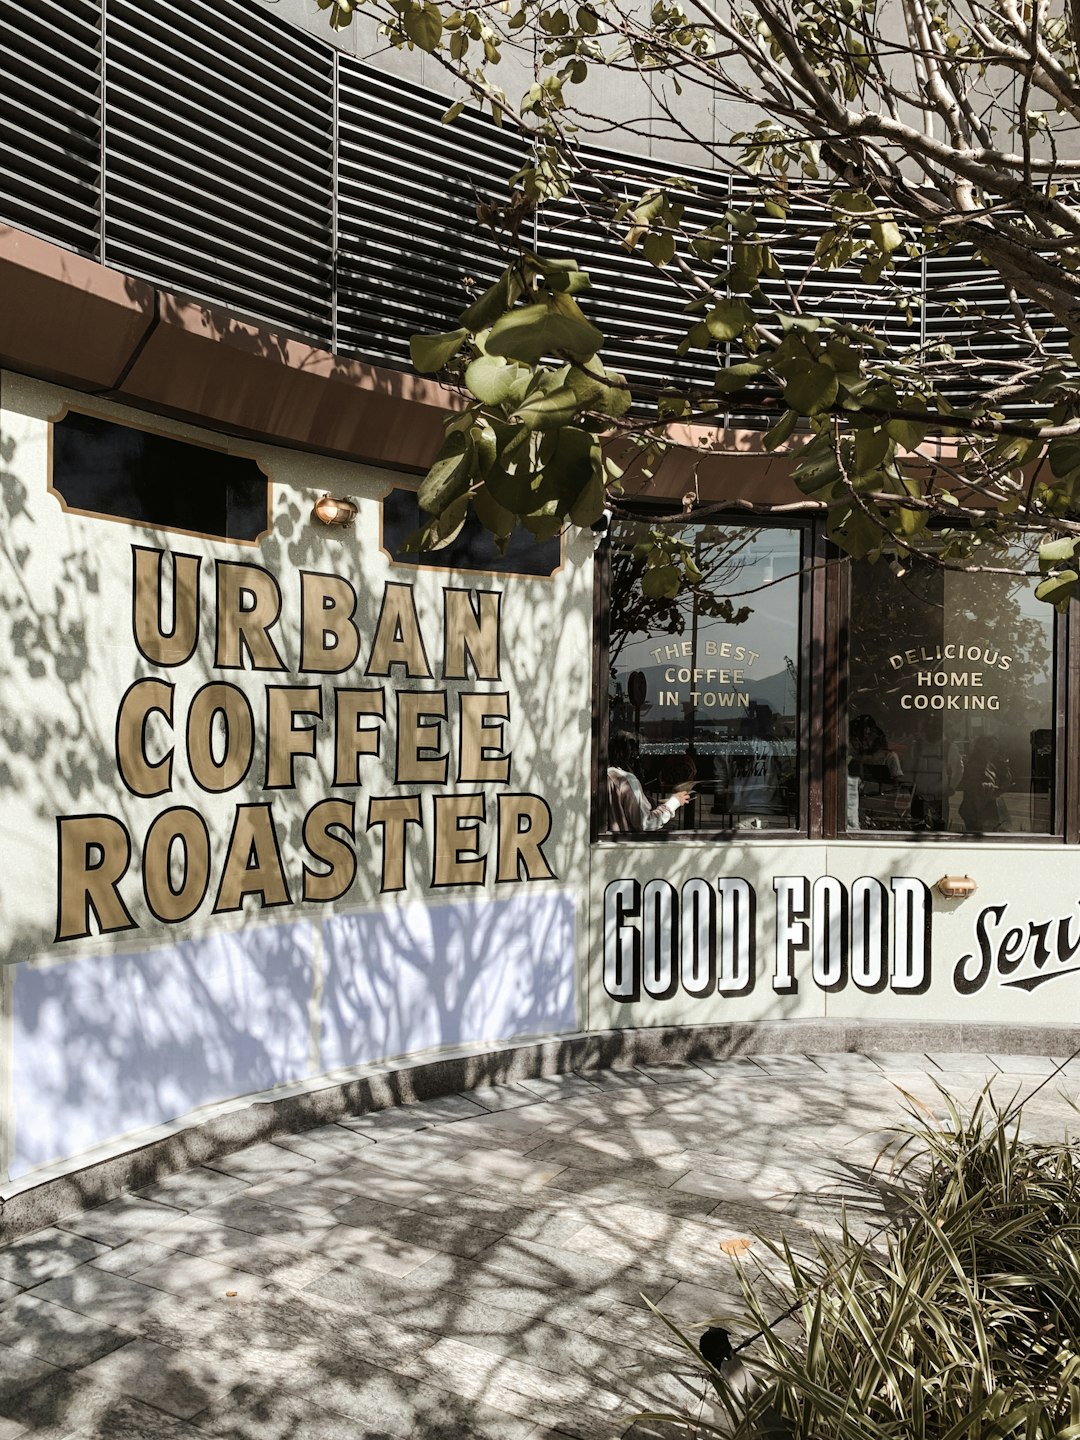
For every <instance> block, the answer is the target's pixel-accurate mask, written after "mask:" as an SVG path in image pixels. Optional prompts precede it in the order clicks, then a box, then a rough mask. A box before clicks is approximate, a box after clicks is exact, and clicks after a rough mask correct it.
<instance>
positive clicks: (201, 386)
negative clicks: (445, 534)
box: [0, 226, 814, 509]
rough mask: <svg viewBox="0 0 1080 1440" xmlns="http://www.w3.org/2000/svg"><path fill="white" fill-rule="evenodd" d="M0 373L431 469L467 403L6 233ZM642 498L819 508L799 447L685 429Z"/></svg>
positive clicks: (2, 232) (1, 253) (740, 433)
mask: <svg viewBox="0 0 1080 1440" xmlns="http://www.w3.org/2000/svg"><path fill="white" fill-rule="evenodd" d="M0 366H4V367H6V368H8V369H11V370H18V371H20V372H23V373H25V374H29V375H33V376H36V377H38V378H40V379H43V380H49V381H52V382H54V383H57V384H61V385H65V386H69V387H71V388H72V389H75V390H82V391H86V392H89V393H91V394H96V395H101V396H105V397H107V398H109V399H110V400H116V401H118V402H120V403H127V404H131V405H133V406H136V407H138V408H140V409H143V410H150V411H153V412H155V413H158V414H163V415H169V416H172V417H173V418H175V419H179V420H185V421H188V422H189V423H192V424H196V425H201V426H205V427H207V428H209V429H212V430H219V431H223V432H225V433H227V434H231V435H238V436H242V437H244V438H249V439H255V440H262V441H268V442H270V443H271V444H276V445H285V446H289V447H290V448H294V449H298V450H307V451H314V452H316V453H318V454H321V455H330V456H334V457H336V458H340V459H345V460H354V461H362V462H365V463H368V464H372V465H379V466H384V467H387V468H390V469H395V470H406V471H411V472H413V473H422V472H423V471H424V470H426V469H427V468H428V466H429V465H430V464H431V462H432V460H433V459H434V457H435V455H436V453H437V452H438V449H439V446H440V444H441V443H442V439H443V420H444V419H445V418H446V415H447V414H448V413H449V412H451V411H453V410H456V409H460V408H461V406H462V404H463V401H462V399H461V397H460V396H458V395H456V394H455V393H454V392H453V391H451V390H448V389H447V388H446V387H445V386H442V385H439V384H437V383H435V382H434V381H432V380H425V379H423V378H422V377H420V376H416V375H412V374H409V373H406V372H402V371H397V370H386V369H382V368H381V367H379V366H377V365H369V364H365V363H364V362H362V361H358V360H349V359H345V358H343V357H341V356H336V355H333V354H331V353H330V352H328V351H326V350H321V349H319V348H318V347H316V346H314V345H311V344H309V343H308V342H306V341H303V340H298V339H295V338H292V337H289V336H287V335H282V334H279V333H276V332H275V331H272V330H269V329H266V328H264V327H262V326H260V325H257V324H255V323H254V322H253V321H249V320H241V319H239V318H238V317H236V316H235V315H232V314H231V313H230V312H229V311H228V310H226V309H223V308H221V307H218V306H214V305H210V304H207V303H203V302H197V301H192V300H187V299H184V298H182V297H180V296H177V295H173V294H170V293H168V292H165V291H161V290H157V289H155V287H153V286H152V285H149V284H147V283H146V282H145V281H142V280H137V279H133V278H132V277H131V276H128V275H124V274H122V273H121V272H119V271H117V270H110V269H109V268H107V267H106V266H104V265H99V264H97V263H96V262H95V261H93V260H87V259H85V258H84V257H83V256H81V255H76V254H74V253H73V252H72V251H69V250H64V249H61V248H60V247H59V246H57V245H52V244H50V243H49V242H48V241H46V240H41V239H39V238H38V237H37V236H34V235H29V234H26V233H25V232H23V231H20V230H15V229H12V228H9V227H2V226H0ZM672 435H673V438H675V439H677V440H678V441H679V442H680V444H681V445H682V446H683V447H684V448H682V449H679V450H676V451H673V452H670V453H669V454H668V456H667V457H666V459H665V461H664V463H663V465H662V466H661V467H660V473H659V474H658V475H657V476H656V478H655V479H654V480H652V481H650V482H649V484H648V485H647V486H639V485H637V484H635V483H633V481H632V479H631V478H630V476H628V482H629V483H628V486H627V488H628V491H629V492H631V493H633V494H634V495H635V497H636V498H642V499H644V498H651V499H657V500H665V501H668V502H670V501H672V500H676V501H681V500H682V497H683V496H684V495H685V494H686V493H687V492H689V491H692V490H695V489H696V491H697V494H698V496H699V498H700V501H701V502H702V503H716V502H723V501H728V500H730V501H732V502H735V503H738V502H739V501H740V500H750V501H752V502H754V503H756V504H764V505H784V506H791V505H795V504H800V503H801V504H802V505H803V506H804V507H805V508H807V509H812V508H814V507H813V505H812V504H810V503H808V502H807V501H806V497H805V496H803V495H802V494H801V492H800V491H799V490H798V489H797V488H796V486H795V485H794V483H793V482H792V480H791V467H792V454H791V453H790V451H791V450H792V449H797V448H798V442H795V443H794V444H793V445H791V446H785V447H784V449H782V450H781V451H778V452H776V453H775V454H769V453H768V452H767V451H765V450H764V448H763V444H762V442H763V439H764V436H763V434H762V433H761V432H759V431H752V430H737V429H727V430H724V429H714V430H704V429H697V428H690V427H687V426H680V427H673V428H672Z"/></svg>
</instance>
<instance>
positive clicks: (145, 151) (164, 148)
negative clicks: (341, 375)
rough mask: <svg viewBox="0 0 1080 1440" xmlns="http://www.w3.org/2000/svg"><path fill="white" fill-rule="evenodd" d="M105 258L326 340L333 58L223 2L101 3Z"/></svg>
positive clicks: (285, 28) (288, 30) (280, 26)
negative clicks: (104, 15) (105, 117)
mask: <svg viewBox="0 0 1080 1440" xmlns="http://www.w3.org/2000/svg"><path fill="white" fill-rule="evenodd" d="M105 85H106V104H107V113H108V129H107V133H106V167H105V177H106V178H105V197H104V205H105V256H104V258H105V260H106V261H107V263H108V264H110V265H113V266H115V267H117V268H119V269H122V270H126V271H128V272H129V273H130V274H133V275H138V276H141V277H142V278H144V279H147V280H150V281H152V282H154V283H157V284H160V285H164V286H167V287H168V288H170V289H172V290H178V291H180V292H181V293H183V294H188V295H193V296H197V297H199V298H201V299H207V300H211V301H217V302H218V303H219V304H222V305H226V306H228V307H230V308H231V309H235V310H239V311H241V312H243V313H245V314H248V315H252V316H254V317H256V318H258V319H263V320H268V321H271V322H273V323H274V324H277V325H281V326H284V327H286V328H287V329H291V330H299V331H302V332H304V333H305V334H308V335H312V336H315V337H317V338H319V339H322V340H325V341H329V340H331V339H332V333H333V284H332V269H333V265H332V260H333V255H332V245H333V206H334V197H333V176H334V163H333V137H334V54H333V51H332V49H331V48H330V47H329V46H328V45H324V44H320V43H319V42H318V41H316V40H312V39H310V38H309V37H308V36H307V35H305V34H304V33H302V32H301V31H299V30H296V29H295V28H293V27H292V26H290V25H288V24H285V23H283V22H282V21H279V20H278V19H276V17H274V16H272V15H269V14H263V13H262V12H260V11H258V10H257V9H255V8H253V7H247V6H242V5H239V4H236V3H229V0H215V3H213V4H210V3H206V0H185V4H184V5H182V6H177V5H173V4H170V3H168V0H109V4H108V12H107V26H106V40H105Z"/></svg>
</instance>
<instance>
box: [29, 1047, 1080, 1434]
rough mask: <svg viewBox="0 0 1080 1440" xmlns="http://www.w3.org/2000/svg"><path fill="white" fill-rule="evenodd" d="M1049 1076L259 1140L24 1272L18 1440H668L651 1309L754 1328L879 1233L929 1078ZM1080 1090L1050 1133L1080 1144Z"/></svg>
mask: <svg viewBox="0 0 1080 1440" xmlns="http://www.w3.org/2000/svg"><path fill="white" fill-rule="evenodd" d="M938 1058H941V1059H945V1060H953V1059H955V1058H957V1057H938ZM997 1058H998V1062H999V1064H1000V1063H1001V1062H1002V1060H1003V1059H1004V1058H1005V1057H997ZM1036 1059H1037V1060H1038V1067H1031V1068H1030V1069H1028V1068H1021V1067H1018V1068H1017V1069H1016V1070H1015V1071H1014V1072H1005V1071H1003V1070H1000V1069H998V1067H997V1065H994V1064H992V1061H991V1059H990V1058H989V1057H979V1056H967V1057H963V1062H964V1063H963V1066H962V1067H957V1066H953V1067H952V1068H949V1067H947V1066H944V1067H943V1066H938V1065H934V1064H933V1062H932V1061H931V1059H929V1058H927V1057H922V1056H918V1055H911V1056H906V1057H905V1056H884V1057H883V1056H878V1057H857V1056H852V1055H841V1056H835V1057H829V1056H817V1057H797V1056H784V1057H753V1058H747V1059H746V1061H745V1063H739V1062H735V1063H734V1064H733V1063H732V1062H707V1064H703V1065H702V1066H700V1067H698V1066H694V1067H690V1068H692V1070H693V1074H692V1075H688V1074H687V1073H686V1072H687V1067H662V1068H661V1069H660V1071H659V1073H656V1074H654V1073H652V1071H651V1069H650V1067H645V1066H643V1067H641V1069H640V1071H638V1070H633V1071H627V1070H623V1071H620V1072H618V1074H617V1075H615V1076H612V1075H610V1074H607V1075H605V1076H604V1078H601V1075H602V1073H603V1072H587V1074H586V1075H582V1076H572V1077H565V1078H564V1079H560V1080H552V1081H548V1080H544V1081H533V1082H521V1083H520V1084H518V1085H515V1086H513V1087H494V1088H493V1089H491V1090H490V1091H485V1090H481V1091H474V1092H466V1093H465V1094H463V1095H459V1096H450V1097H447V1099H446V1100H445V1101H434V1102H424V1103H423V1104H420V1105H414V1106H409V1107H405V1109H404V1110H403V1111H382V1112H378V1113H377V1114H374V1115H371V1116H361V1117H354V1118H352V1119H350V1120H347V1121H346V1122H344V1123H343V1124H341V1125H330V1126H320V1127H318V1128H317V1129H316V1130H312V1131H307V1132H303V1133H301V1134H299V1135H297V1136H291V1137H281V1139H280V1141H275V1142H274V1143H272V1144H270V1143H267V1142H261V1143H260V1144H259V1145H256V1146H252V1147H250V1148H249V1150H248V1151H241V1152H237V1154H236V1155H233V1156H228V1157H225V1159H224V1160H223V1161H222V1162H221V1168H219V1166H218V1165H217V1164H216V1163H215V1164H214V1165H211V1166H202V1167H194V1168H193V1169H192V1170H189V1171H187V1172H185V1173H184V1174H183V1175H179V1176H174V1177H169V1178H168V1179H167V1180H164V1181H161V1182H158V1183H157V1184H156V1185H154V1186H149V1187H147V1188H146V1190H145V1191H143V1192H142V1193H141V1195H140V1196H138V1197H125V1199H124V1200H123V1201H121V1202H115V1201H114V1202H111V1203H110V1205H108V1206H101V1207H98V1209H97V1210H95V1211H90V1212H87V1213H86V1215H84V1216H81V1217H75V1219H74V1222H73V1223H72V1224H71V1225H69V1224H68V1222H67V1221H65V1222H64V1223H63V1225H62V1226H61V1227H57V1228H54V1229H53V1230H52V1231H51V1232H43V1234H42V1235H39V1236H33V1237H28V1240H26V1241H20V1242H16V1243H15V1244H14V1245H12V1246H9V1247H7V1248H3V1249H0V1287H2V1286H3V1285H5V1284H6V1285H7V1287H8V1289H7V1290H6V1291H4V1290H2V1289H0V1361H4V1360H5V1359H6V1364H7V1385H8V1388H7V1389H6V1390H5V1388H4V1383H3V1380H4V1369H3V1365H2V1364H0V1440H14V1437H16V1436H18V1435H21V1434H23V1433H25V1434H27V1435H32V1436H33V1437H34V1440H46V1437H47V1440H75V1437H78V1440H99V1437H100V1440H137V1437H139V1436H144V1435H145V1436H146V1437H147V1440H173V1437H176V1440H193V1437H199V1436H202V1437H220V1440H335V1437H338V1436H340V1437H342V1440H344V1437H349V1440H398V1437H400V1440H414V1437H420V1440H456V1437H460V1440H543V1437H545V1436H551V1437H555V1436H558V1437H559V1440H567V1437H571V1436H578V1437H588V1440H593V1437H595V1440H618V1437H624V1440H629V1436H630V1435H632V1434H633V1435H637V1436H638V1437H639V1440H645V1432H644V1431H643V1430H642V1429H641V1427H637V1428H636V1429H629V1428H628V1426H629V1425H630V1421H629V1418H628V1417H629V1415H630V1414H631V1412H632V1411H633V1409H634V1408H635V1407H641V1406H644V1405H646V1404H652V1405H654V1406H669V1405H672V1404H674V1403H675V1402H677V1401H678V1400H679V1398H680V1389H681V1386H682V1384H683V1379H682V1378H680V1377H681V1376H682V1375H683V1373H684V1372H686V1373H690V1371H687V1367H686V1364H685V1363H684V1362H683V1359H682V1352H680V1351H679V1349H678V1347H677V1346H676V1345H675V1344H674V1341H673V1338H672V1336H671V1335H670V1332H668V1331H667V1329H666V1328H665V1327H664V1326H663V1324H662V1322H661V1321H660V1319H659V1318H658V1317H657V1316H655V1315H654V1314H653V1313H652V1312H651V1311H650V1310H649V1309H648V1308H647V1306H646V1305H645V1303H644V1301H643V1299H642V1296H643V1295H645V1296H647V1297H648V1298H649V1299H650V1300H651V1301H653V1302H654V1303H657V1304H658V1305H659V1306H660V1307H661V1309H662V1310H663V1312H664V1313H665V1314H670V1315H671V1316H672V1317H673V1318H674V1319H675V1320H676V1321H677V1322H678V1323H681V1324H685V1325H687V1326H688V1327H689V1328H690V1334H691V1338H696V1332H695V1329H694V1327H696V1326H698V1325H699V1324H703V1323H704V1322H705V1321H707V1320H709V1319H710V1318H716V1317H718V1316H725V1317H728V1320H729V1324H734V1325H735V1326H736V1328H738V1326H739V1324H740V1318H739V1317H740V1316H741V1312H742V1309H743V1298H742V1292H741V1288H740V1285H739V1270H740V1266H741V1265H742V1264H745V1265H747V1266H748V1267H749V1268H750V1269H751V1273H754V1274H756V1275H758V1276H759V1277H760V1279H761V1281H762V1283H765V1284H768V1283H771V1282H770V1277H772V1279H773V1280H774V1281H775V1278H776V1277H777V1275H778V1273H779V1266H778V1262H777V1261H776V1258H775V1256H774V1255H773V1254H772V1251H771V1250H770V1248H769V1245H768V1241H769V1240H770V1239H771V1240H777V1239H779V1237H780V1236H781V1235H783V1236H785V1237H786V1238H787V1239H788V1241H789V1242H790V1243H791V1244H792V1245H793V1247H794V1248H795V1249H796V1250H797V1251H799V1252H800V1253H804V1252H806V1253H809V1252H811V1251H812V1249H813V1246H814V1237H815V1235H818V1234H821V1233H824V1234H835V1233H836V1232H837V1230H838V1228H839V1224H840V1216H841V1213H842V1210H846V1213H847V1216H848V1220H849V1224H850V1225H851V1228H852V1229H853V1231H854V1232H855V1233H856V1234H857V1235H865V1234H870V1233H872V1232H873V1231H874V1230H875V1229H877V1228H879V1227H880V1225H881V1224H882V1221H883V1219H884V1217H885V1214H886V1213H887V1212H886V1208H885V1207H884V1206H883V1195H885V1194H886V1192H885V1191H884V1190H883V1187H882V1182H881V1177H880V1176H879V1174H878V1173H876V1172H875V1170H874V1168H873V1167H874V1166H875V1164H876V1163H877V1162H878V1160H879V1156H880V1152H881V1150H882V1148H883V1147H887V1146H889V1145H895V1143H896V1141H895V1137H894V1136H893V1135H892V1134H891V1131H890V1129H889V1127H890V1126H891V1125H893V1124H897V1123H902V1122H903V1121H904V1110H903V1107H904V1104H905V1100H904V1096H903V1094H902V1093H901V1091H902V1089H907V1090H908V1091H909V1092H910V1095H911V1097H912V1099H911V1101H910V1103H911V1104H912V1105H913V1106H914V1108H915V1109H916V1112H917V1113H923V1111H922V1110H921V1109H920V1107H925V1110H926V1111H933V1112H938V1113H943V1112H944V1109H945V1104H944V1101H943V1099H942V1096H941V1095H940V1092H939V1091H938V1090H937V1089H936V1087H935V1086H934V1084H933V1082H932V1080H931V1079H930V1078H929V1076H930V1075H936V1076H937V1078H938V1079H939V1081H940V1082H941V1084H943V1085H944V1086H946V1088H948V1089H950V1090H951V1091H953V1092H955V1093H956V1094H957V1095H958V1096H960V1097H961V1098H964V1097H966V1096H969V1095H972V1094H975V1093H977V1091H978V1090H979V1088H980V1087H981V1086H982V1085H983V1083H984V1080H985V1079H986V1077H987V1075H990V1076H992V1077H994V1094H995V1096H996V1098H997V1100H998V1103H999V1104H1004V1105H1008V1104H1010V1103H1011V1101H1012V1097H1013V1095H1014V1094H1015V1093H1017V1092H1019V1093H1020V1094H1021V1095H1027V1094H1031V1093H1032V1092H1033V1091H1034V1090H1035V1089H1036V1087H1037V1086H1038V1085H1039V1084H1040V1083H1041V1081H1042V1079H1043V1078H1044V1077H1045V1075H1047V1074H1048V1073H1049V1062H1048V1061H1044V1060H1042V1059H1041V1057H1036ZM830 1065H832V1066H833V1068H832V1070H831V1072H830V1069H829V1067H830ZM1076 1068H1077V1071H1078V1072H1080V1066H1077V1067H1076ZM707 1071H711V1072H712V1076H713V1077H714V1078H710V1075H709V1074H708V1073H707ZM1078 1081H1080V1073H1078V1075H1077V1076H1075V1077H1074V1078H1072V1079H1071V1080H1070V1081H1069V1085H1070V1086H1071V1090H1070V1089H1066V1086H1065V1083H1064V1080H1060V1081H1059V1080H1055V1081H1054V1082H1053V1085H1052V1086H1051V1085H1048V1086H1046V1087H1045V1088H1044V1089H1042V1090H1040V1091H1039V1093H1038V1094H1037V1095H1036V1096H1035V1098H1034V1099H1033V1100H1032V1101H1031V1103H1030V1107H1029V1109H1028V1111H1027V1112H1026V1113H1025V1116H1024V1118H1023V1122H1022V1123H1023V1127H1024V1133H1025V1134H1028V1135H1033V1136H1035V1137H1037V1138H1042V1137H1044V1136H1045V1137H1046V1138H1047V1139H1048V1140H1050V1141H1054V1140H1056V1139H1059V1138H1060V1137H1061V1136H1063V1135H1064V1134H1065V1133H1067V1132H1069V1131H1070V1128H1071V1132H1072V1133H1080V1115H1077V1113H1076V1112H1075V1111H1073V1110H1072V1109H1070V1107H1069V1105H1068V1101H1067V1099H1066V1098H1065V1094H1068V1093H1072V1092H1074V1091H1076V1090H1077V1088H1078ZM531 1087H535V1088H531ZM504 1088H505V1089H506V1093H505V1094H504V1093H503V1090H504ZM1062 1090H1064V1091H1065V1094H1061V1093H1058V1092H1059V1091H1062ZM549 1097H550V1098H549ZM479 1102H486V1105H484V1104H481V1103H479ZM495 1106H500V1107H503V1108H494V1107H495ZM487 1107H492V1108H487ZM408 1112H412V1113H408ZM354 1125H355V1126H358V1127H359V1128H356V1129H354V1128H352V1127H353V1126H354ZM881 1164H882V1165H886V1164H887V1156H886V1157H885V1158H884V1159H882V1160H881ZM230 1167H231V1168H230ZM233 1170H235V1171H236V1172H238V1173H235V1174H234V1173H232V1172H233ZM699 1192H705V1193H699ZM841 1196H843V1197H844V1200H843V1206H842V1203H841ZM125 1220H130V1225H129V1226H128V1227H127V1229H123V1222H124V1221H125ZM87 1227H93V1229H89V1228H87ZM84 1230H85V1231H86V1233H85V1234H84ZM93 1234H97V1235H100V1236H103V1237H104V1236H106V1235H107V1236H108V1237H109V1238H108V1241H106V1240H105V1239H104V1238H103V1239H101V1240H98V1241H95V1240H93V1239H92V1238H90V1236H91V1235H93ZM759 1236H760V1237H762V1238H759ZM730 1240H738V1241H740V1242H748V1249H746V1250H745V1251H743V1252H741V1253H742V1254H743V1255H744V1256H745V1259H744V1260H743V1261H739V1260H735V1259H733V1258H731V1256H730V1255H729V1254H727V1253H725V1251H724V1249H723V1248H722V1247H723V1245H724V1242H725V1241H730ZM108 1246H113V1247H115V1248H108ZM23 1290H25V1291H26V1293H20V1292H22V1291H23ZM232 1290H235V1291H236V1292H237V1293H236V1294H235V1295H232V1296H230V1295H229V1294H228V1293H227V1292H228V1291H232ZM5 1297H6V1298H5ZM5 1316H6V1319H5ZM5 1326H6V1327H7V1328H5ZM28 1365H29V1367H30V1368H29V1369H28V1368H27V1367H28ZM56 1365H62V1366H64V1367H68V1368H65V1369H62V1370H56V1369H55V1368H54V1366H56ZM73 1366H81V1367H82V1368H81V1369H79V1370H77V1371H76V1372H75V1373H71V1370H70V1367H73ZM34 1367H37V1368H36V1369H35V1368H34ZM41 1367H44V1368H41ZM691 1370H692V1367H691ZM28 1376H29V1377H31V1378H27V1377H28ZM578 1387H582V1388H578ZM598 1397H604V1398H603V1399H598ZM196 1405H198V1407H199V1408H197V1409H196V1408H195V1407H196ZM605 1406H607V1407H609V1408H605ZM170 1407H171V1408H170ZM181 1417H184V1418H181ZM665 1440H670V1436H668V1437H665Z"/></svg>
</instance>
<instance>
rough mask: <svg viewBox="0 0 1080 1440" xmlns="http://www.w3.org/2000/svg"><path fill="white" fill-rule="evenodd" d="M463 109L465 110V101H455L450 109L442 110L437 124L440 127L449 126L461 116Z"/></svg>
mask: <svg viewBox="0 0 1080 1440" xmlns="http://www.w3.org/2000/svg"><path fill="white" fill-rule="evenodd" d="M464 109H465V101H464V100H455V101H454V103H453V105H451V106H450V109H449V110H444V111H443V113H442V114H441V115H440V116H439V124H440V125H450V124H452V122H453V121H455V120H456V119H457V117H458V116H459V115H460V114H461V112H462V111H463V110H464Z"/></svg>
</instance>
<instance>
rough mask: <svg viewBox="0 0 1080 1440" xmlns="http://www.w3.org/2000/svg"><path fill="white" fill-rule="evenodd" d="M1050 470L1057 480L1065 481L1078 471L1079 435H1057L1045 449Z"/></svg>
mask: <svg viewBox="0 0 1080 1440" xmlns="http://www.w3.org/2000/svg"><path fill="white" fill-rule="evenodd" d="M1046 454H1047V458H1048V459H1049V461H1050V469H1051V470H1052V471H1053V473H1054V474H1055V475H1056V476H1057V477H1058V479H1059V480H1066V479H1068V477H1069V476H1070V475H1072V473H1073V471H1074V470H1078V469H1080V435H1059V436H1058V437H1057V439H1055V440H1051V441H1050V444H1049V445H1048V446H1047V447H1046Z"/></svg>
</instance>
